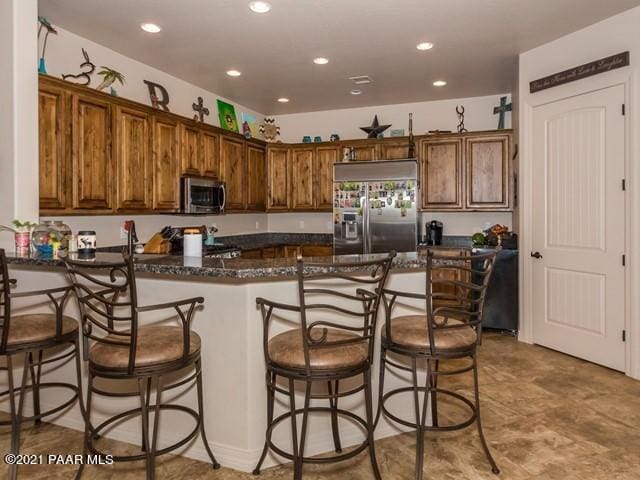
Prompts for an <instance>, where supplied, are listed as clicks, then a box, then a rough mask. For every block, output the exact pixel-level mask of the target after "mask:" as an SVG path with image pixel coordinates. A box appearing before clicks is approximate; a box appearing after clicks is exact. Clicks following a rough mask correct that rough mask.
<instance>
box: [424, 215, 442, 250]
mask: <svg viewBox="0 0 640 480" xmlns="http://www.w3.org/2000/svg"><path fill="white" fill-rule="evenodd" d="M442 229H443V225H442V222H439V221H438V220H431V221H430V222H429V223H427V245H442Z"/></svg>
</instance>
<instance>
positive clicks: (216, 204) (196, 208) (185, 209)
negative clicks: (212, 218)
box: [180, 177, 226, 215]
mask: <svg viewBox="0 0 640 480" xmlns="http://www.w3.org/2000/svg"><path fill="white" fill-rule="evenodd" d="M225 193H226V185H225V183H224V182H220V181H218V180H213V179H211V178H205V177H182V178H180V213H185V214H192V215H193V214H204V215H221V214H223V213H224V206H225V201H226V199H225V197H226V195H225Z"/></svg>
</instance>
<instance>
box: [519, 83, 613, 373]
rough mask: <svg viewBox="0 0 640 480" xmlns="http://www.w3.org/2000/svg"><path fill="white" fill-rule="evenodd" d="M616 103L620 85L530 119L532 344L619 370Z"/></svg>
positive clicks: (549, 106) (540, 111)
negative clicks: (531, 169) (531, 160)
mask: <svg viewBox="0 0 640 480" xmlns="http://www.w3.org/2000/svg"><path fill="white" fill-rule="evenodd" d="M623 103H624V86H623V85H618V86H613V87H609V88H606V89H603V90H598V91H595V92H591V93H587V94H583V95H579V96H576V97H571V98H568V99H563V100H560V101H556V102H553V103H549V104H546V105H542V106H539V107H536V108H535V109H534V114H533V128H534V130H533V161H534V169H533V205H532V206H533V249H534V250H533V252H531V253H532V258H531V262H533V339H534V342H535V343H538V344H540V345H544V346H546V347H549V348H552V349H555V350H559V351H561V352H564V353H568V354H570V355H574V356H576V357H580V358H584V359H585V360H589V361H591V362H595V363H598V364H601V365H605V366H607V367H610V368H614V369H616V370H624V368H625V349H624V343H623V337H622V334H623V329H624V315H625V274H624V266H623V264H622V259H623V257H622V256H623V254H624V246H625V244H624V236H625V214H624V208H625V199H624V192H623V190H622V180H623V179H624V172H625V153H624V152H625V120H624V119H625V117H624V116H623V112H622V105H623ZM536 252H538V253H539V254H540V255H541V257H539V258H536V257H537V255H536V257H534V255H535V253H536ZM526 254H527V255H528V254H529V252H526Z"/></svg>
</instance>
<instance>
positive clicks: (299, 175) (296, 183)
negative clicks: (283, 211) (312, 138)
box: [291, 147, 314, 210]
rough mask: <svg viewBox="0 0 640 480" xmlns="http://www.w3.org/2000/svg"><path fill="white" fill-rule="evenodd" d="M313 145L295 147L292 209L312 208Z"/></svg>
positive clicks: (293, 151) (292, 166)
mask: <svg viewBox="0 0 640 480" xmlns="http://www.w3.org/2000/svg"><path fill="white" fill-rule="evenodd" d="M313 150H314V149H313V147H310V148H294V149H293V150H292V156H291V174H292V176H291V209H292V210H312V209H313V207H314V202H313V187H314V174H313V173H314V172H313Z"/></svg>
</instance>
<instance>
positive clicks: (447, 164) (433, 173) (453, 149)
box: [420, 138, 464, 210]
mask: <svg viewBox="0 0 640 480" xmlns="http://www.w3.org/2000/svg"><path fill="white" fill-rule="evenodd" d="M420 175H421V185H422V208H423V209H426V210H456V209H462V208H463V207H464V203H463V200H462V194H463V187H462V185H463V174H462V139H460V138H451V139H441V140H440V139H433V140H432V139H425V140H422V141H421V142H420Z"/></svg>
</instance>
